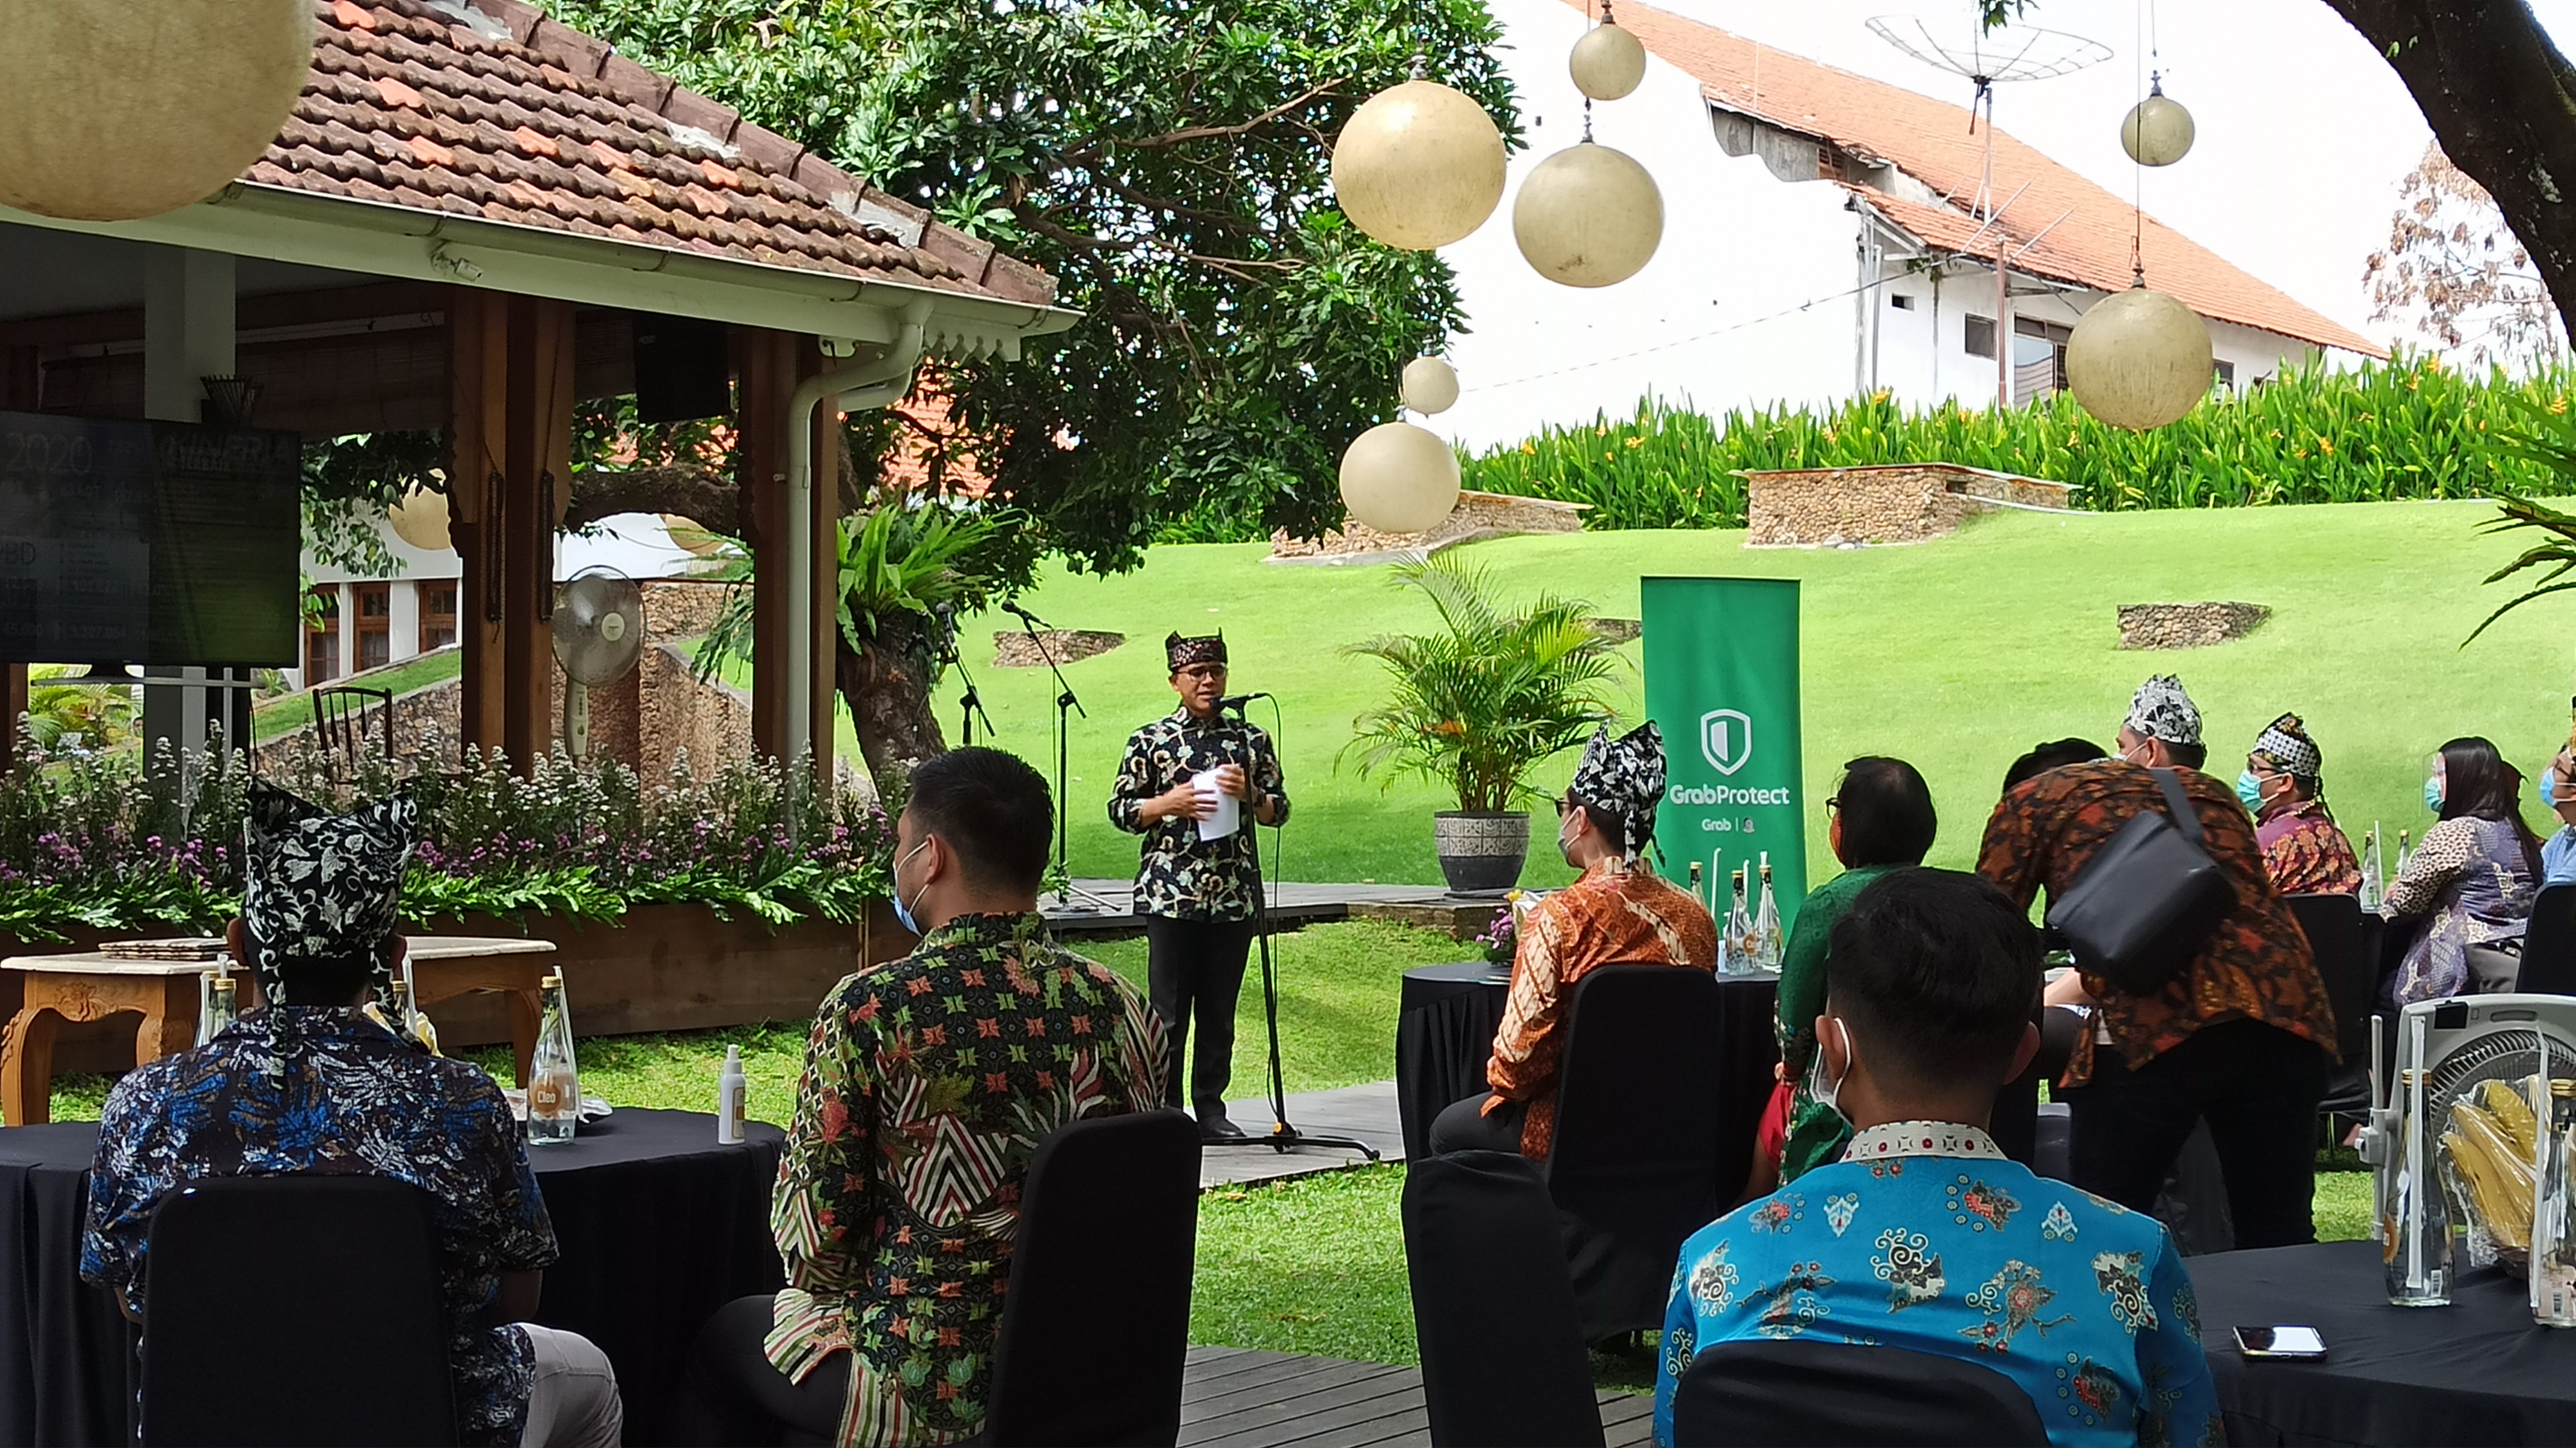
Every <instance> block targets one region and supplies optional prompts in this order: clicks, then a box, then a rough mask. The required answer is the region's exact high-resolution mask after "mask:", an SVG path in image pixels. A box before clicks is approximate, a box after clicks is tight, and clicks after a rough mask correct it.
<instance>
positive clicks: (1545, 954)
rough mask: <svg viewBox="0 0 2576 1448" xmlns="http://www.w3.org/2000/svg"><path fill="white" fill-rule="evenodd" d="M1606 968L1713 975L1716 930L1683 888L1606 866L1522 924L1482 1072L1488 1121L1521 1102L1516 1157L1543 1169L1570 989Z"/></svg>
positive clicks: (1645, 872) (1552, 1130)
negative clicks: (1523, 1111)
mask: <svg viewBox="0 0 2576 1448" xmlns="http://www.w3.org/2000/svg"><path fill="white" fill-rule="evenodd" d="M1605 965H1672V966H1682V967H1686V968H1688V969H1692V970H1708V971H1713V970H1715V969H1717V922H1715V921H1713V920H1711V919H1709V918H1708V911H1707V910H1706V909H1704V908H1702V907H1701V905H1700V903H1699V901H1697V900H1695V899H1692V898H1691V893H1690V892H1689V891H1688V890H1684V889H1681V888H1679V887H1677V886H1675V885H1673V884H1671V883H1670V882H1668V881H1666V880H1663V879H1661V878H1659V877H1658V876H1657V875H1656V874H1655V872H1654V871H1652V870H1649V869H1647V868H1646V867H1645V866H1643V865H1628V864H1624V863H1622V862H1620V861H1618V860H1604V861H1600V862H1598V863H1596V864H1594V865H1593V866H1592V867H1591V868H1590V869H1588V870H1585V871H1584V872H1583V877H1582V878H1581V879H1579V880H1576V881H1575V882H1574V883H1573V884H1571V885H1568V886H1567V887H1565V888H1564V889H1562V890H1557V891H1554V892H1551V893H1550V894H1549V895H1548V896H1547V897H1546V898H1544V899H1542V900H1540V901H1539V902H1538V904H1536V905H1534V906H1532V907H1531V908H1530V911H1529V914H1528V916H1527V917H1526V918H1524V919H1523V920H1522V921H1521V927H1520V943H1519V944H1518V945H1517V946H1515V947H1514V948H1513V951H1512V985H1511V993H1510V995H1509V996H1508V997H1507V998H1506V999H1505V1001H1504V1004H1503V1022H1502V1024H1501V1025H1500V1026H1499V1027H1497V1028H1496V1029H1495V1031H1494V1054H1493V1058H1492V1059H1491V1060H1489V1061H1487V1062H1486V1063H1485V1084H1487V1085H1489V1086H1491V1087H1493V1088H1494V1094H1493V1095H1492V1096H1490V1097H1488V1098H1487V1099H1486V1102H1485V1111H1486V1112H1487V1113H1488V1114H1490V1113H1492V1112H1494V1111H1496V1110H1499V1109H1500V1108H1501V1105H1502V1103H1503V1102H1505V1101H1526V1102H1528V1103H1529V1114H1528V1115H1527V1116H1525V1117H1523V1118H1522V1119H1521V1154H1522V1155H1523V1156H1526V1157H1528V1158H1530V1159H1531V1160H1532V1161H1545V1160H1547V1158H1548V1153H1549V1152H1550V1151H1551V1150H1553V1149H1554V1147H1555V1145H1556V1083H1557V1066H1558V1064H1559V1063H1560V1062H1561V1061H1562V1060H1563V1059H1564V1056H1565V1023H1566V1019H1567V1017H1569V1016H1570V1015H1572V1014H1573V1011H1574V987H1575V985H1576V984H1577V983H1578V982H1580V981H1581V980H1582V979H1583V978H1584V977H1585V976H1587V975H1590V974H1591V973H1592V972H1594V971H1596V970H1599V969H1600V968H1601V967H1603V966H1605Z"/></svg>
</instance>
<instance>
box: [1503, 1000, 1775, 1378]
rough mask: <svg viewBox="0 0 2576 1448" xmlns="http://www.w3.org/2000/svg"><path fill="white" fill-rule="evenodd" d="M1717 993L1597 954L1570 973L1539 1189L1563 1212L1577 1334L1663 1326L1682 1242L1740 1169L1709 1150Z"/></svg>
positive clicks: (1716, 1134) (1716, 1081)
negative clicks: (1588, 967) (1575, 975)
mask: <svg viewBox="0 0 2576 1448" xmlns="http://www.w3.org/2000/svg"><path fill="white" fill-rule="evenodd" d="M1718 992H1719V986H1718V983H1717V979H1716V977H1714V976H1712V975H1710V974H1709V973H1708V972H1707V971H1704V970H1693V969H1690V968H1687V967H1681V966H1664V965H1612V966H1604V967H1602V968H1600V969H1598V970H1595V971H1593V972H1592V973H1591V974H1589V975H1587V976H1585V977H1584V978H1583V979H1582V980H1580V981H1578V982H1576V983H1575V987H1574V1002H1573V1007H1572V1010H1571V1013H1570V1016H1569V1018H1568V1020H1567V1023H1566V1032H1565V1058H1564V1063H1563V1065H1562V1067H1561V1069H1560V1072H1559V1075H1558V1078H1557V1105H1556V1137H1555V1144H1554V1146H1553V1147H1552V1148H1551V1149H1550V1152H1549V1156H1548V1163H1547V1189H1548V1195H1549V1196H1550V1197H1552V1198H1553V1199H1554V1200H1555V1202H1556V1205H1557V1209H1558V1210H1559V1211H1561V1212H1563V1213H1564V1214H1565V1215H1566V1217H1567V1218H1568V1219H1569V1220H1568V1221H1567V1222H1566V1227H1565V1244H1566V1261H1567V1266H1568V1270H1569V1272H1570V1273H1571V1275H1572V1277H1573V1280H1574V1300H1575V1304H1576V1309H1577V1312H1578V1314H1579V1315H1580V1317H1581V1320H1582V1332H1583V1338H1584V1340H1585V1341H1586V1342H1593V1341H1598V1340H1600V1339H1602V1338H1605V1337H1611V1336H1615V1335H1617V1334H1619V1333H1623V1332H1636V1331H1641V1330H1644V1329H1647V1328H1655V1327H1661V1326H1662V1325H1663V1321H1664V1299H1665V1294H1666V1290H1667V1289H1668V1288H1670V1286H1671V1285H1672V1277H1673V1262H1674V1260H1675V1259H1676V1258H1678V1257H1679V1256H1680V1254H1681V1248H1682V1243H1683V1241H1684V1240H1686V1239H1687V1238H1688V1237H1689V1236H1690V1234H1691V1233H1693V1232H1696V1231H1698V1230H1699V1229H1700V1228H1702V1227H1704V1226H1707V1225H1708V1224H1709V1223H1710V1222H1712V1221H1715V1220H1716V1219H1717V1215H1718V1213H1719V1212H1720V1211H1721V1210H1723V1209H1724V1208H1725V1206H1726V1202H1725V1201H1724V1200H1723V1197H1722V1195H1721V1192H1722V1190H1723V1189H1722V1188H1721V1185H1720V1171H1721V1168H1723V1170H1724V1171H1726V1172H1728V1173H1733V1172H1738V1171H1741V1170H1742V1169H1743V1165H1744V1163H1743V1161H1742V1160H1741V1159H1738V1160H1734V1161H1727V1162H1720V1161H1719V1160H1718V1157H1719V1155H1720V1151H1721V1148H1720V1145H1719V1141H1720V1137H1721V1134H1722V1125H1723V1123H1722V1122H1721V1120H1720V1117H1721V1115H1722V1106H1721V1102H1722V1100H1723V1092H1724V1084H1723V1075H1722V1071H1721V1068H1722V1066H1723V1063H1722V1062H1721V1061H1720V1060H1719V1059H1718V1055H1717V1052H1716V1051H1714V1050H1713V1049H1711V1043H1712V1042H1716V1041H1721V1040H1724V1039H1725V1036H1724V1033H1723V1029H1722V1021H1723V1015H1724V1010H1723V1006H1722V1004H1721V1002H1720V1000H1719V995H1718ZM1748 1154H1749V1153H1739V1154H1738V1155H1739V1158H1740V1157H1741V1156H1743V1155H1748ZM1725 1180H1726V1181H1727V1182H1729V1183H1732V1182H1733V1181H1734V1180H1735V1177H1733V1176H1732V1175H1729V1176H1727V1177H1726V1178H1725Z"/></svg>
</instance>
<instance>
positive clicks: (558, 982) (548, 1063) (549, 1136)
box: [528, 974, 581, 1146]
mask: <svg viewBox="0 0 2576 1448" xmlns="http://www.w3.org/2000/svg"><path fill="white" fill-rule="evenodd" d="M538 988H539V989H541V990H543V991H544V992H545V1018H544V1020H543V1021H542V1022H541V1023H540V1024H539V1025H538V1027H537V1049H536V1052H535V1055H534V1057H533V1059H531V1060H530V1062H529V1063H528V1144H529V1145H530V1146H552V1145H554V1144H555V1143H557V1142H565V1141H570V1140H572V1138H573V1131H574V1128H575V1127H576V1126H577V1125H578V1123H579V1122H580V1120H581V1072H580V1069H579V1068H578V1067H577V1066H576V1065H575V1064H574V1061H573V1050H572V1017H571V1015H570V1014H569V1012H568V1011H567V1009H566V1007H565V1003H564V984H563V977H562V976H561V975H560V974H557V975H549V976H547V977H546V978H545V979H544V980H543V981H541V982H539V983H538Z"/></svg>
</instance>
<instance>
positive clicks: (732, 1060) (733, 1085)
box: [716, 1046, 743, 1146]
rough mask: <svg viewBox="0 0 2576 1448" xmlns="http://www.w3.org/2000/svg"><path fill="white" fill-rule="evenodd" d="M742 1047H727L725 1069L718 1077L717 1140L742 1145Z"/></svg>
mask: <svg viewBox="0 0 2576 1448" xmlns="http://www.w3.org/2000/svg"><path fill="white" fill-rule="evenodd" d="M742 1093H743V1080H742V1047H740V1046H727V1047H725V1058H724V1069H723V1070H722V1071H721V1072H719V1073H717V1076H716V1140H717V1141H718V1142H719V1143H721V1144H723V1145H725V1146H739V1145H741V1144H742Z"/></svg>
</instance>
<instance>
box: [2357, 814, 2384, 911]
mask: <svg viewBox="0 0 2576 1448" xmlns="http://www.w3.org/2000/svg"><path fill="white" fill-rule="evenodd" d="M2387 888H2388V872H2387V870H2386V868H2385V867H2384V866H2383V865H2382V864H2381V862H2380V857H2379V822H2378V821H2377V820H2373V821H2371V822H2370V833H2369V834H2367V835H2365V836H2363V837H2362V846H2361V908H2362V911H2363V913H2364V914H2369V915H2376V914H2378V913H2379V902H2380V900H2381V899H2382V898H2383V895H2384V892H2385V891H2386V890H2387Z"/></svg>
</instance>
